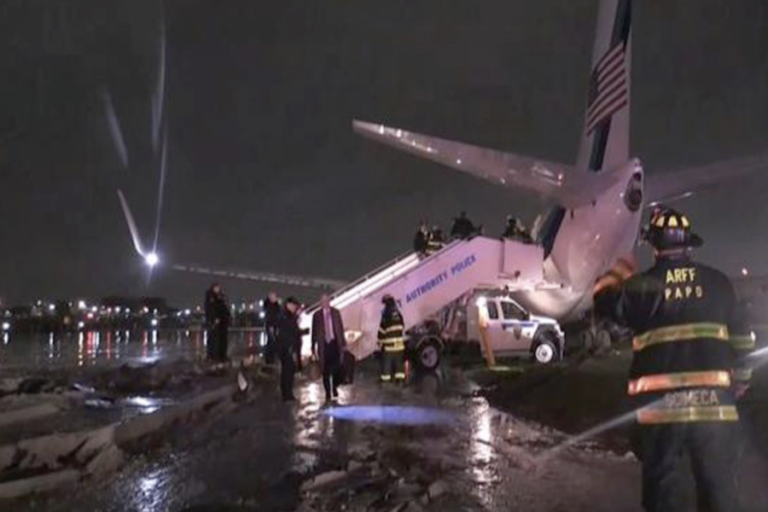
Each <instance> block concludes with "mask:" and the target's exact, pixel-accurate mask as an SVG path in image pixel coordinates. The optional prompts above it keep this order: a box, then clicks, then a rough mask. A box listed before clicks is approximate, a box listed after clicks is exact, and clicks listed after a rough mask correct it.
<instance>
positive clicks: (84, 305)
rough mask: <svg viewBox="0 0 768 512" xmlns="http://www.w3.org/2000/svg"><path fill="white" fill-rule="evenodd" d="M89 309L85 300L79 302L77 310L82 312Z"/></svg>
mask: <svg viewBox="0 0 768 512" xmlns="http://www.w3.org/2000/svg"><path fill="white" fill-rule="evenodd" d="M87 307H88V306H87V305H86V304H85V301H84V300H79V301H77V309H79V310H80V311H82V310H84V309H86V308H87Z"/></svg>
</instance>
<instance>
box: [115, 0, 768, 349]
mask: <svg viewBox="0 0 768 512" xmlns="http://www.w3.org/2000/svg"><path fill="white" fill-rule="evenodd" d="M631 36H632V1H631V0H601V2H600V6H599V10H598V18H597V25H596V36H595V40H594V46H593V54H592V64H591V73H590V75H589V94H588V98H587V102H586V108H585V114H584V124H583V127H582V133H581V139H580V145H579V152H578V156H577V158H576V162H575V164H570V165H569V164H562V163H557V162H551V161H547V160H544V159H539V158H535V157H529V156H524V155H519V154H515V153H509V152H503V151H497V150H493V149H489V148H483V147H479V146H474V145H471V144H466V143H462V142H457V141H451V140H446V139H442V138H439V137H434V136H429V135H423V134H419V133H414V132H411V131H408V130H405V129H402V128H396V127H390V126H386V125H384V124H380V123H372V122H366V121H362V120H354V121H353V130H354V131H355V132H356V133H358V134H360V135H362V136H364V137H366V138H369V139H372V140H374V141H376V142H380V143H383V144H386V145H389V146H392V147H394V148H396V149H400V150H403V151H406V152H408V153H411V154H413V155H415V156H417V157H421V158H425V159H427V160H431V161H433V162H437V163H440V164H443V165H445V166H448V167H450V168H453V169H455V170H458V171H461V172H464V173H468V174H470V175H473V176H476V177H478V178H481V179H484V180H487V181H490V182H492V183H494V184H496V185H497V186H501V187H506V188H512V189H521V190H525V191H528V192H531V193H535V194H538V195H539V196H542V197H544V198H546V199H549V200H551V201H552V202H553V203H554V204H555V206H554V207H553V208H552V209H551V210H550V211H549V212H548V213H547V214H546V215H545V216H541V217H540V219H539V221H538V222H537V225H536V226H534V230H533V231H534V235H535V239H536V242H537V243H538V244H539V245H540V246H541V247H542V248H543V259H542V261H541V265H542V266H543V274H542V275H543V282H542V283H541V284H542V285H545V286H538V287H537V286H532V287H531V286H529V287H528V289H526V290H518V291H514V292H513V293H512V295H513V298H514V299H515V300H516V301H518V302H519V303H520V304H521V305H523V306H524V307H526V308H527V309H529V310H531V311H535V312H536V313H537V314H542V315H546V316H550V317H553V318H556V319H557V320H559V321H560V322H561V323H563V324H567V323H571V322H573V321H578V320H581V319H583V317H584V315H585V313H586V312H588V311H589V310H590V309H591V306H592V298H593V287H594V285H595V283H596V281H597V280H598V278H599V277H600V276H601V275H603V274H604V273H606V272H607V271H608V270H609V269H611V268H612V267H614V266H615V265H616V264H617V263H621V262H623V261H631V258H632V256H631V255H632V254H633V252H634V249H635V247H636V245H637V241H638V235H639V233H640V224H641V222H642V219H643V216H644V211H645V210H646V209H648V208H649V207H653V206H657V205H660V204H663V203H667V202H670V201H674V200H678V199H682V198H686V197H689V196H690V195H692V194H694V193H696V192H699V191H701V190H703V189H706V188H709V187H713V186H716V185H718V184H720V183H722V182H724V181H727V180H735V179H740V178H743V177H745V176H747V175H751V174H754V173H756V172H758V171H761V170H765V169H766V168H768V153H766V154H759V155H755V156H750V157H744V158H737V159H732V160H728V161H722V162H716V163H713V164H709V165H705V166H700V167H694V168H687V169H681V170H676V171H674V172H661V173H654V174H648V173H646V171H645V169H644V167H643V164H642V161H641V160H640V159H639V158H637V157H633V156H632V155H631V153H630V131H629V128H630V112H631V80H630V72H631V61H632V59H631V55H632V52H631V47H632V37H631ZM119 194H120V196H121V198H120V200H121V203H122V205H123V210H124V212H125V215H126V220H127V221H128V223H129V226H131V225H132V224H133V222H132V218H131V216H130V211H129V209H128V207H127V203H126V202H125V200H124V198H123V197H122V194H121V193H119ZM131 233H132V236H133V237H134V245H135V246H136V250H137V252H139V254H140V255H141V256H142V257H143V258H144V259H145V261H146V262H147V264H149V265H150V266H153V265H154V264H156V263H157V255H151V254H146V253H144V252H143V249H141V245H140V244H139V243H138V242H137V240H138V235H137V234H136V233H135V229H134V228H131ZM153 262H154V263H153ZM173 268H175V269H176V270H184V271H192V272H199V273H207V274H210V275H218V276H224V277H233V278H243V279H255V280H265V281H270V282H276V283H285V284H298V285H300V286H310V287H321V288H325V289H333V288H336V287H338V285H339V284H340V283H338V281H336V280H327V279H323V278H301V277H298V276H281V275H278V274H271V273H263V272H255V273H254V272H246V271H223V270H216V269H211V268H209V267H206V266H199V265H174V266H173ZM553 283H556V284H557V285H558V286H552V284H553ZM592 334H593V335H595V336H596V335H597V333H596V332H593V333H592Z"/></svg>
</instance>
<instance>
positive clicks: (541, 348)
mask: <svg viewBox="0 0 768 512" xmlns="http://www.w3.org/2000/svg"><path fill="white" fill-rule="evenodd" d="M557 357H558V350H557V346H556V345H555V343H554V342H553V341H552V340H551V336H550V335H547V334H545V335H542V336H541V337H540V338H539V341H538V343H537V344H536V346H535V347H534V349H533V358H534V359H535V360H536V362H537V363H539V364H549V363H551V362H552V361H554V360H555V359H557Z"/></svg>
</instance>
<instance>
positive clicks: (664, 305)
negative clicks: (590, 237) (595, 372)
mask: <svg viewBox="0 0 768 512" xmlns="http://www.w3.org/2000/svg"><path fill="white" fill-rule="evenodd" d="M644 236H645V238H646V240H647V241H648V242H649V243H650V245H651V246H652V247H653V249H654V255H655V263H654V265H653V267H651V268H650V269H649V270H647V271H646V272H644V273H642V274H640V275H637V276H634V277H630V278H629V279H628V280H626V281H623V279H622V278H618V279H617V277H616V276H615V275H614V276H612V277H613V279H614V280H617V284H616V285H615V286H613V287H607V288H604V290H603V291H602V292H600V294H599V295H597V296H596V297H595V299H596V306H598V307H602V308H604V309H607V310H609V311H610V312H611V313H612V314H613V316H614V318H616V319H617V320H618V321H619V323H621V324H623V325H625V326H627V327H629V328H630V329H632V330H633V331H634V334H635V338H634V340H633V351H634V357H633V360H632V366H631V369H630V376H629V378H630V380H629V385H628V394H629V398H630V402H631V403H632V405H633V407H635V408H636V419H637V424H636V427H635V432H634V436H633V441H634V445H635V449H636V453H637V454H638V457H639V458H640V460H642V464H643V469H642V478H643V507H644V508H645V510H647V511H649V512H667V511H678V510H683V509H685V507H683V506H681V504H680V503H678V502H677V500H678V499H679V496H681V492H680V489H679V485H680V482H681V481H680V477H681V476H682V475H681V472H682V470H683V469H684V467H683V462H684V461H685V460H686V456H687V459H688V460H690V464H691V469H692V470H693V475H694V480H695V483H696V490H697V497H698V507H699V510H701V511H704V510H706V511H713V512H723V511H737V510H740V507H739V504H738V503H739V496H738V492H737V489H736V486H735V474H736V471H735V469H736V468H735V464H736V460H737V454H736V453H735V450H736V447H737V443H736V442H735V440H736V437H737V435H738V434H737V429H738V420H739V416H738V412H737V409H736V400H737V399H738V398H740V397H741V395H742V394H743V393H744V392H745V391H746V390H747V389H748V385H749V377H750V370H749V369H748V368H747V366H746V364H745V363H746V355H747V354H748V353H749V351H751V350H752V349H753V348H754V346H755V340H754V335H752V334H749V333H748V332H747V331H746V327H745V325H744V323H743V318H742V315H741V312H740V311H739V308H738V306H737V302H736V297H735V293H734V289H733V286H732V284H731V283H730V282H729V280H728V278H727V277H726V276H725V275H724V274H722V273H721V272H719V271H718V270H715V269H713V268H711V267H708V266H706V265H702V264H701V263H698V262H695V261H694V260H693V259H692V258H691V252H692V249H693V248H695V247H698V246H700V245H701V244H702V239H701V238H700V237H698V236H697V235H695V234H694V233H693V232H692V231H691V223H690V221H689V220H688V218H687V217H686V216H685V215H682V214H680V213H678V212H676V211H674V210H671V209H661V210H658V211H656V212H654V215H653V216H652V217H651V221H650V224H649V226H648V227H647V228H646V230H645V231H644Z"/></svg>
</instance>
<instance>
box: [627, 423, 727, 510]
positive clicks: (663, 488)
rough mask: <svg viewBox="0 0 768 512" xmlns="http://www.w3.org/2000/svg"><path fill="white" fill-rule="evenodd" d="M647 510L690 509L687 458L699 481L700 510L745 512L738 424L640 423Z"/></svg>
mask: <svg viewBox="0 0 768 512" xmlns="http://www.w3.org/2000/svg"><path fill="white" fill-rule="evenodd" d="M636 428H637V429H638V431H637V435H638V441H639V446H638V448H640V454H639V455H640V457H641V458H642V462H643V508H644V509H645V510H646V512H675V511H680V510H688V508H687V507H686V506H685V504H683V503H680V500H681V499H682V497H683V496H684V495H685V493H683V492H681V490H682V487H681V486H684V485H685V482H686V481H687V479H686V478H685V476H686V474H685V470H686V462H689V463H690V468H691V470H692V474H693V479H694V482H695V484H696V501H697V505H698V507H697V510H698V511H699V512H740V511H741V507H740V505H739V494H738V490H737V487H736V463H737V460H738V454H737V451H738V448H737V446H738V443H737V438H738V431H739V424H738V422H697V423H671V424H664V425H639V426H637V427H636Z"/></svg>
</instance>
